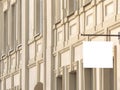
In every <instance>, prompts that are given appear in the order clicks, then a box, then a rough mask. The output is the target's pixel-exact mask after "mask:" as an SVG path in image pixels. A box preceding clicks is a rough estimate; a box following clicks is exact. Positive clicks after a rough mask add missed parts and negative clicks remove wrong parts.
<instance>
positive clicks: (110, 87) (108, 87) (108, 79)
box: [104, 68, 114, 90]
mask: <svg viewBox="0 0 120 90" xmlns="http://www.w3.org/2000/svg"><path fill="white" fill-rule="evenodd" d="M113 75H114V73H113V68H112V69H108V68H106V69H104V90H114V76H113Z"/></svg>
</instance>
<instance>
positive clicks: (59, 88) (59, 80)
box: [57, 76, 62, 90]
mask: <svg viewBox="0 0 120 90" xmlns="http://www.w3.org/2000/svg"><path fill="white" fill-rule="evenodd" d="M57 90H62V76H58V77H57Z"/></svg>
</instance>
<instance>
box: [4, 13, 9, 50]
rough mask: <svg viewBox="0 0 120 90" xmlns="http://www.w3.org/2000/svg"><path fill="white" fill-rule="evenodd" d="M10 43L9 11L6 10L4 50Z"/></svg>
mask: <svg viewBox="0 0 120 90" xmlns="http://www.w3.org/2000/svg"><path fill="white" fill-rule="evenodd" d="M7 45H8V11H5V12H4V50H5V51H6V49H7Z"/></svg>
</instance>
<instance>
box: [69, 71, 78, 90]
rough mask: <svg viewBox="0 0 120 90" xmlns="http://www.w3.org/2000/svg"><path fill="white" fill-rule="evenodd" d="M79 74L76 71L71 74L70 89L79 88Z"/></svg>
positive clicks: (75, 89)
mask: <svg viewBox="0 0 120 90" xmlns="http://www.w3.org/2000/svg"><path fill="white" fill-rule="evenodd" d="M76 77H77V75H76V72H71V73H70V74H69V90H77V78H76Z"/></svg>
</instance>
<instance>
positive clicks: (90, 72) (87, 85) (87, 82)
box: [84, 68, 93, 90]
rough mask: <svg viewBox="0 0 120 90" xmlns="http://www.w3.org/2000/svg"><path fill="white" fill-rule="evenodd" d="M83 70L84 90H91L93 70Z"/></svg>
mask: <svg viewBox="0 0 120 90" xmlns="http://www.w3.org/2000/svg"><path fill="white" fill-rule="evenodd" d="M84 70H85V90H93V84H92V83H93V70H92V68H86V69H84Z"/></svg>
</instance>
